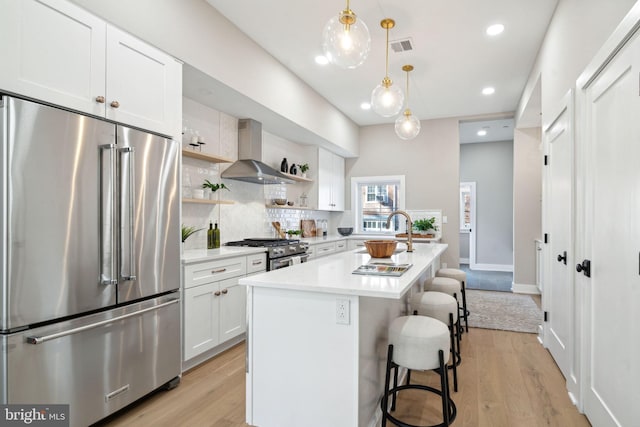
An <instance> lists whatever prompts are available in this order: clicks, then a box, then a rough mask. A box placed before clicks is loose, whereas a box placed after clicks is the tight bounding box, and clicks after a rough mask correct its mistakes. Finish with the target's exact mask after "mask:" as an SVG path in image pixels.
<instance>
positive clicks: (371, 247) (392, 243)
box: [364, 240, 398, 258]
mask: <svg viewBox="0 0 640 427" xmlns="http://www.w3.org/2000/svg"><path fill="white" fill-rule="evenodd" d="M397 245H398V241H397V240H365V241H364V246H365V247H366V248H367V252H369V255H371V258H389V257H390V256H391V255H393V251H395V250H396V246H397Z"/></svg>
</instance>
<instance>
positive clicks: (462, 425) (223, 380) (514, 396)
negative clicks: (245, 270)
mask: <svg viewBox="0 0 640 427" xmlns="http://www.w3.org/2000/svg"><path fill="white" fill-rule="evenodd" d="M469 332H470V333H469V334H464V335H463V341H462V358H463V359H462V364H461V365H460V366H459V368H458V375H459V391H458V392H457V393H452V399H453V400H454V402H455V403H456V405H457V407H458V416H457V418H456V420H455V421H454V423H453V425H454V426H456V427H542V426H546V427H549V426H558V427H572V426H589V425H590V424H589V422H588V421H587V419H586V418H585V417H584V416H583V415H581V414H579V413H578V411H577V410H576V408H575V406H573V405H572V404H571V402H570V401H569V397H568V395H567V391H566V388H565V382H564V378H563V377H562V375H561V374H560V371H559V369H558V367H557V366H556V365H555V363H554V361H553V359H552V358H551V356H550V355H549V353H548V352H547V351H546V350H545V349H544V348H543V347H542V346H541V345H540V343H539V342H538V341H537V338H536V335H535V334H524V333H517V332H505V331H493V330H487V329H471V330H470V331H469ZM244 375H245V373H244V344H240V345H238V346H236V347H233V348H232V349H230V350H228V351H226V352H225V353H223V354H221V355H219V356H218V357H216V358H214V359H212V360H210V361H208V362H207V363H205V364H202V365H200V366H198V367H196V368H194V369H192V370H191V371H189V372H187V373H186V374H185V375H184V376H183V378H182V382H181V384H180V385H179V386H178V387H177V388H176V389H174V390H171V391H160V392H157V393H155V394H153V395H151V396H149V397H148V398H146V399H144V400H142V401H141V402H139V403H137V404H135V405H134V406H132V407H130V408H127V409H126V410H124V411H123V412H121V413H118V414H116V415H115V416H112V417H111V418H109V419H107V420H105V422H103V423H101V424H100V425H102V426H145V427H147V426H171V427H174V426H197V427H204V426H216V427H246V426H247V424H245V423H244V411H245V408H244V405H245V399H244V395H245V390H244ZM413 381H415V382H419V383H422V384H428V385H429V384H439V383H438V380H437V376H436V375H435V374H434V373H433V372H426V373H423V372H414V373H413V374H412V382H413ZM438 387H439V386H438ZM402 393H404V394H401V395H400V396H401V398H400V399H399V400H398V407H397V410H396V416H398V418H400V419H403V417H404V419H405V421H406V422H408V423H411V424H435V423H437V422H438V421H437V420H436V416H437V408H439V400H437V397H436V396H435V395H431V394H427V395H426V396H427V401H426V402H427V403H426V404H425V400H424V397H425V394H420V392H417V393H416V392H414V391H404V392H402ZM309 398H310V399H311V398H315V397H312V396H309ZM283 404H284V405H283V408H282V409H283V410H286V402H283ZM300 427H304V426H300ZM327 427H330V426H327Z"/></svg>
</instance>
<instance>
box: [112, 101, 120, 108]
mask: <svg viewBox="0 0 640 427" xmlns="http://www.w3.org/2000/svg"><path fill="white" fill-rule="evenodd" d="M111 106H112V107H113V108H118V107H119V106H120V103H119V102H118V101H111Z"/></svg>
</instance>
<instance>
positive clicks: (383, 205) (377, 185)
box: [351, 175, 405, 234]
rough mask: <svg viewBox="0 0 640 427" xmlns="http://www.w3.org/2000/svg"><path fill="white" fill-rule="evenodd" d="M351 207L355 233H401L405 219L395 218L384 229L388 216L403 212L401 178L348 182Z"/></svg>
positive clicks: (354, 179)
mask: <svg viewBox="0 0 640 427" xmlns="http://www.w3.org/2000/svg"><path fill="white" fill-rule="evenodd" d="M351 195H352V203H351V206H352V208H353V211H354V222H355V225H356V226H355V232H356V233H367V234H376V233H394V232H397V231H398V230H400V229H401V221H403V220H404V219H403V218H404V217H402V216H398V215H396V216H394V217H392V219H391V224H390V227H389V228H387V218H388V217H389V214H390V213H391V212H393V211H396V210H398V209H404V199H405V198H404V175H393V176H365V177H353V178H351Z"/></svg>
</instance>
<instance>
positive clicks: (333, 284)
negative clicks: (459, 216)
mask: <svg viewBox="0 0 640 427" xmlns="http://www.w3.org/2000/svg"><path fill="white" fill-rule="evenodd" d="M403 247H404V246H403ZM447 247H448V245H447V244H441V243H434V244H430V245H415V246H414V251H413V252H406V251H403V252H400V253H398V254H396V255H393V256H392V257H391V258H374V259H373V260H377V261H384V262H394V263H409V264H413V266H412V267H411V268H410V269H409V270H408V271H407V272H405V273H404V274H403V275H402V276H400V277H389V276H373V275H371V276H370V275H360V274H353V273H352V272H353V270H355V269H356V268H358V267H359V266H360V265H362V264H366V263H368V262H369V261H371V260H372V258H371V257H370V256H369V254H367V253H366V252H365V253H362V249H354V250H352V251H347V252H340V253H337V254H334V255H329V256H327V257H323V258H319V259H314V260H313V261H311V262H306V263H302V264H297V265H293V266H291V267H287V268H281V269H277V270H273V271H269V272H267V273H262V274H256V275H253V276H249V277H245V278H242V279H240V282H239V283H240V284H241V285H246V286H256V287H266V288H277V289H289V290H297V291H307V292H321V293H331V294H345V295H359V296H369V297H379V298H393V299H399V298H401V297H402V295H404V293H405V292H407V291H408V290H409V288H410V287H411V285H412V284H413V283H414V282H415V280H416V279H417V278H418V277H420V276H421V275H422V274H423V273H424V272H425V271H427V269H428V268H429V266H430V265H431V264H432V263H433V261H434V260H435V259H436V258H437V257H438V256H439V255H440V254H442V253H443V252H444V251H445V250H446V249H447Z"/></svg>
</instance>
